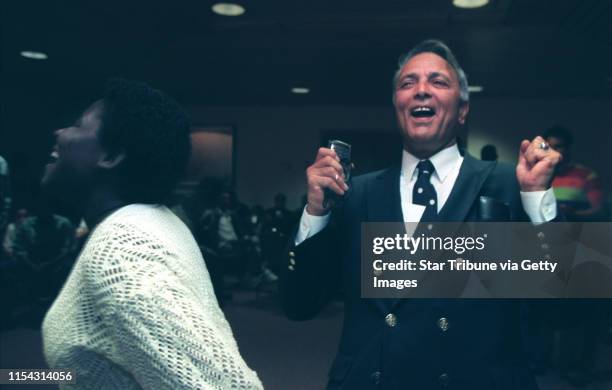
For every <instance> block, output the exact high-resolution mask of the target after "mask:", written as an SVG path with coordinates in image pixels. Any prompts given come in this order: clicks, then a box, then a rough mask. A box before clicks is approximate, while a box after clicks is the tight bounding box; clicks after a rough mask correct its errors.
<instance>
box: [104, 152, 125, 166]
mask: <svg viewBox="0 0 612 390" xmlns="http://www.w3.org/2000/svg"><path fill="white" fill-rule="evenodd" d="M124 159H125V152H118V153H108V152H104V153H103V154H102V157H100V160H99V161H98V167H100V168H102V169H114V168H116V167H118V166H119V164H121V162H123V160H124Z"/></svg>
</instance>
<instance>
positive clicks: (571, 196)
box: [544, 126, 604, 221]
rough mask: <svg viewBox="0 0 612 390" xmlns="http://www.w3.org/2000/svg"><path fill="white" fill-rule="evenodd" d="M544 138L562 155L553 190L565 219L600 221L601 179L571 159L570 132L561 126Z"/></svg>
mask: <svg viewBox="0 0 612 390" xmlns="http://www.w3.org/2000/svg"><path fill="white" fill-rule="evenodd" d="M544 138H545V139H546V142H548V144H549V145H550V146H551V147H552V148H553V149H555V150H556V151H557V152H559V153H561V155H562V156H563V160H562V161H561V163H559V165H557V169H556V170H555V177H554V179H553V182H552V187H553V190H554V191H555V198H557V202H559V208H560V209H561V210H563V213H564V215H565V217H566V218H567V220H569V221H596V220H602V219H603V218H604V208H603V201H604V193H603V189H602V186H601V181H600V178H599V176H598V175H597V173H596V172H595V171H594V170H592V169H591V168H589V167H587V166H584V165H582V164H578V163H576V162H575V161H574V160H573V156H572V146H573V144H574V137H573V136H572V133H570V131H569V130H568V129H566V128H564V127H561V126H555V127H551V128H550V129H548V130H546V131H545V132H544Z"/></svg>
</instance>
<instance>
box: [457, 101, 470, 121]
mask: <svg viewBox="0 0 612 390" xmlns="http://www.w3.org/2000/svg"><path fill="white" fill-rule="evenodd" d="M469 111H470V103H469V102H460V103H459V124H460V125H461V126H463V125H464V124H465V120H466V118H467V114H468V112H469Z"/></svg>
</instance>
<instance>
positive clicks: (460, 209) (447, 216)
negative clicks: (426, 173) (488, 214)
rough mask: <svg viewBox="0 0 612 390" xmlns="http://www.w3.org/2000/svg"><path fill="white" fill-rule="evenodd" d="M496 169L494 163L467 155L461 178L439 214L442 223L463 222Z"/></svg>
mask: <svg viewBox="0 0 612 390" xmlns="http://www.w3.org/2000/svg"><path fill="white" fill-rule="evenodd" d="M494 167H495V164H494V163H490V162H485V161H480V160H476V159H475V158H474V157H472V156H470V155H469V154H466V155H465V157H464V159H463V164H461V168H460V169H459V176H458V177H457V181H456V182H455V185H454V186H453V189H452V190H451V193H450V195H449V197H448V199H447V201H446V203H445V204H444V206H443V207H442V210H440V213H438V221H440V222H463V221H465V220H466V217H467V216H468V213H469V212H470V209H471V208H472V206H473V205H474V202H475V201H476V198H477V197H478V195H479V194H480V189H481V188H482V185H483V184H484V182H485V180H486V179H487V177H488V176H489V174H490V173H491V171H492V170H493V168H494Z"/></svg>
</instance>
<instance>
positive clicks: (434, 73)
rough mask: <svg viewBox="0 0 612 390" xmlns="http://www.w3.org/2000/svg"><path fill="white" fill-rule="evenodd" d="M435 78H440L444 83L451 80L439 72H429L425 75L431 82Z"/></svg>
mask: <svg viewBox="0 0 612 390" xmlns="http://www.w3.org/2000/svg"><path fill="white" fill-rule="evenodd" d="M436 77H442V78H443V79H445V80H446V81H451V78H450V77H449V76H448V75H446V74H444V73H440V72H431V73H429V74H428V75H427V78H428V79H429V80H431V79H435V78H436Z"/></svg>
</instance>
